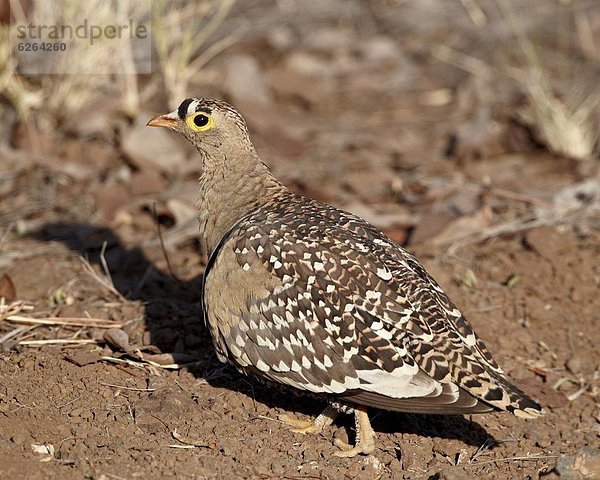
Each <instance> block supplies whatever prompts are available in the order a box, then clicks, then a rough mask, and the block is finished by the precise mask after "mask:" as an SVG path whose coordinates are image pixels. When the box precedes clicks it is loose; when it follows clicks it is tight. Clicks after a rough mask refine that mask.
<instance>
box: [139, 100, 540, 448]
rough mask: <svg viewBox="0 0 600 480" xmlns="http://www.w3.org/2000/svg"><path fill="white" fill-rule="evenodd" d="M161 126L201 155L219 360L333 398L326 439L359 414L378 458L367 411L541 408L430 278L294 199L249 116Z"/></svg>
mask: <svg viewBox="0 0 600 480" xmlns="http://www.w3.org/2000/svg"><path fill="white" fill-rule="evenodd" d="M148 125H150V126H153V127H168V128H171V129H173V130H175V131H176V132H178V133H179V134H181V135H183V136H184V137H185V138H187V139H188V140H189V141H190V142H191V143H192V144H193V145H194V146H195V147H196V148H197V149H198V151H199V152H200V155H201V157H202V175H201V177H200V198H199V206H200V210H201V212H200V226H201V230H202V233H203V234H204V237H205V239H206V242H207V247H208V251H209V262H208V265H207V267H206V271H205V273H204V286H203V289H204V292H203V298H204V310H205V319H206V321H207V323H208V327H209V329H210V332H211V335H212V339H213V343H214V346H215V349H216V352H217V356H218V357H219V359H220V360H221V361H223V362H230V363H232V364H233V365H235V367H237V369H238V370H240V371H241V372H243V373H246V374H251V375H255V376H257V377H259V378H261V379H262V380H265V381H268V382H275V383H278V384H283V385H285V386H289V387H292V388H294V389H297V390H300V391H304V392H306V393H309V394H312V395H316V396H321V397H323V398H325V399H326V400H327V401H328V404H329V406H328V407H327V408H326V409H325V411H324V412H323V413H322V414H321V415H319V416H318V417H317V418H316V419H315V420H314V421H312V422H310V421H302V420H298V419H294V418H290V417H287V416H286V417H285V418H284V420H285V421H286V422H287V423H289V424H290V425H292V426H293V427H294V431H296V432H300V433H316V432H320V431H322V430H323V428H324V427H326V426H328V425H330V424H331V423H332V422H333V420H334V419H335V417H336V416H337V414H338V412H339V411H345V412H350V413H354V415H355V421H356V442H355V445H354V446H351V445H348V444H345V443H343V442H340V441H338V442H336V444H337V445H338V447H339V448H340V451H339V452H336V454H337V455H338V456H345V457H352V456H355V455H357V454H361V453H362V454H369V453H371V452H372V451H373V450H374V448H375V440H374V436H375V435H374V432H373V429H372V428H371V425H370V422H369V417H368V415H367V407H377V408H382V409H385V410H391V411H398V412H418V413H440V414H469V413H483V412H489V411H494V410H508V411H509V412H512V413H514V414H515V415H517V416H519V417H523V418H533V417H537V416H539V415H541V414H542V413H543V410H542V408H541V406H540V405H539V404H538V403H536V402H535V401H533V400H532V399H531V398H529V397H528V396H527V395H526V394H525V393H524V392H522V391H521V390H519V389H518V388H517V387H516V386H514V385H513V384H511V383H510V381H509V380H508V379H507V378H506V377H505V376H504V374H503V372H502V370H501V369H500V367H498V365H497V364H496V362H495V361H494V360H493V359H492V357H491V355H490V353H489V352H488V350H487V348H486V346H485V345H484V344H483V342H482V341H481V340H479V338H478V337H477V336H476V335H475V333H474V332H473V329H472V328H471V326H470V325H469V324H468V323H467V321H466V320H465V318H464V316H463V315H462V314H461V312H460V311H459V310H458V309H457V308H456V306H455V305H454V304H453V303H452V301H451V300H450V299H449V298H448V297H447V296H446V294H445V293H444V291H443V290H442V289H441V288H440V286H439V285H438V284H437V283H436V281H435V280H434V279H433V278H432V277H431V276H430V275H429V274H428V273H427V272H426V271H425V269H424V268H423V266H422V265H421V264H420V263H419V262H418V261H417V260H416V259H415V257H413V256H412V255H410V254H409V253H408V252H406V251H405V250H404V249H403V248H401V247H399V246H398V245H396V244H394V242H392V241H391V240H390V239H389V238H388V237H386V236H385V235H384V234H383V233H382V232H380V231H379V230H378V229H377V228H375V227H374V226H372V225H370V224H369V223H367V222H366V221H364V220H362V219H361V218H359V217H357V216H355V215H352V214H350V213H347V212H344V211H341V210H338V209H337V208H333V207H331V206H329V205H325V204H322V203H319V202H317V201H314V200H311V199H309V198H306V197H304V196H302V195H299V194H296V193H293V192H291V191H290V190H288V189H287V188H286V187H285V186H284V185H282V184H281V183H280V182H279V181H278V180H277V179H275V178H274V177H273V176H272V174H271V173H270V171H269V169H268V168H267V166H266V165H265V164H264V163H263V162H262V161H261V160H260V158H259V156H258V154H257V153H256V150H255V149H254V146H253V145H252V142H251V140H250V137H249V134H248V129H247V128H246V123H245V122H244V119H243V118H242V117H241V115H240V114H239V113H238V112H237V111H236V110H235V108H233V107H232V106H231V105H228V104H227V103H225V102H222V101H219V100H211V99H205V98H188V99H186V100H184V101H183V103H182V104H181V105H180V106H179V108H178V109H177V110H176V111H174V112H172V113H169V114H167V115H161V116H158V117H155V118H153V119H151V120H150V121H149V122H148Z"/></svg>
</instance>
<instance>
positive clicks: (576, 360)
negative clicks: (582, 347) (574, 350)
mask: <svg viewBox="0 0 600 480" xmlns="http://www.w3.org/2000/svg"><path fill="white" fill-rule="evenodd" d="M587 363H588V360H587V359H586V358H584V357H583V356H581V355H573V356H572V357H571V358H569V360H567V363H566V364H565V366H566V367H567V369H568V370H569V372H571V373H572V374H574V375H577V374H578V373H581V372H582V370H584V368H585V366H586V365H587Z"/></svg>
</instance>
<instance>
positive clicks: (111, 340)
mask: <svg viewBox="0 0 600 480" xmlns="http://www.w3.org/2000/svg"><path fill="white" fill-rule="evenodd" d="M103 338H104V340H105V341H106V343H108V344H109V345H110V346H111V347H112V348H113V349H115V350H121V351H123V352H127V351H129V350H130V348H131V347H130V346H129V335H127V332H125V331H124V330H121V329H120V328H109V329H108V330H106V332H104V335H103Z"/></svg>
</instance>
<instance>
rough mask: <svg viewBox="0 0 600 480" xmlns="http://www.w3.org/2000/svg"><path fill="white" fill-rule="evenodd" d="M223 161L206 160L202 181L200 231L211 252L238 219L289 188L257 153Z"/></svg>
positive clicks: (199, 206) (223, 159)
mask: <svg viewBox="0 0 600 480" xmlns="http://www.w3.org/2000/svg"><path fill="white" fill-rule="evenodd" d="M220 160H221V161H215V159H211V161H210V162H207V161H204V164H203V171H202V175H201V176H200V181H199V183H200V195H199V198H198V208H199V210H200V231H201V234H202V235H203V236H204V238H205V240H206V244H207V247H208V253H209V255H210V254H211V253H212V251H213V250H214V249H215V248H216V247H217V245H218V243H219V241H220V240H221V238H223V236H224V235H225V234H226V233H227V232H228V231H229V230H230V229H231V227H233V226H234V225H235V224H236V223H237V221H238V220H240V219H241V218H242V217H244V216H245V215H247V214H248V213H250V212H251V211H254V210H255V209H257V208H259V207H260V206H261V205H264V204H265V203H266V202H268V200H269V198H272V196H273V195H274V194H275V193H276V192H277V191H278V190H281V189H285V187H284V186H283V185H281V183H280V182H279V181H277V180H276V179H275V178H274V177H273V175H271V172H270V171H269V169H268V167H267V166H266V165H264V164H263V163H262V162H261V161H260V160H259V159H258V157H257V156H256V154H255V153H253V154H252V155H250V154H249V155H248V158H243V159H242V158H236V159H228V158H227V157H226V156H223V158H222V159H220Z"/></svg>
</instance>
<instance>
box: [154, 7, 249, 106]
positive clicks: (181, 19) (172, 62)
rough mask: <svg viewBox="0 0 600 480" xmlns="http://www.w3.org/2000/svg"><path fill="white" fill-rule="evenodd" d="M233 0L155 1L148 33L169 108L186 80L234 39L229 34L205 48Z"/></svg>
mask: <svg viewBox="0 0 600 480" xmlns="http://www.w3.org/2000/svg"><path fill="white" fill-rule="evenodd" d="M234 3H235V0H204V1H201V2H187V1H185V0H156V2H155V11H154V16H153V20H154V21H153V25H152V36H153V39H154V43H155V45H156V53H157V56H158V60H159V64H160V73H161V75H162V82H163V85H164V88H165V91H166V93H167V98H168V102H169V107H170V108H175V107H176V106H177V105H178V104H179V102H181V99H182V98H185V97H186V96H189V95H187V94H186V93H187V86H188V83H189V81H190V79H191V78H192V77H193V76H194V75H196V74H197V73H198V72H199V71H200V69H201V68H202V67H203V66H204V65H205V64H206V63H207V62H208V61H209V60H210V59H211V58H213V57H214V56H215V55H217V54H218V53H220V52H222V51H223V50H225V49H226V48H228V47H230V46H231V45H233V44H234V43H236V42H237V41H238V37H237V36H236V35H230V36H227V37H225V38H224V39H222V40H220V41H218V42H216V43H214V44H213V45H211V46H210V47H208V48H206V49H204V51H202V49H203V48H204V47H205V44H206V42H207V41H208V40H209V39H210V37H211V36H212V35H213V34H214V33H215V32H216V30H217V29H218V28H219V26H220V25H221V24H222V23H223V20H224V19H225V17H226V16H227V15H228V14H229V12H230V11H231V8H232V7H233V5H234Z"/></svg>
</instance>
